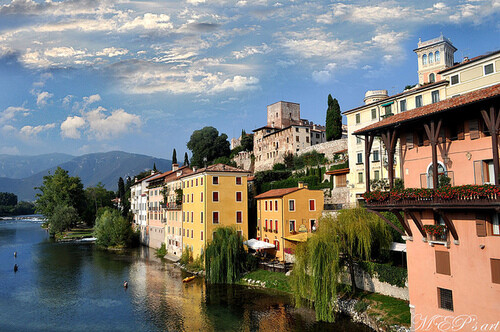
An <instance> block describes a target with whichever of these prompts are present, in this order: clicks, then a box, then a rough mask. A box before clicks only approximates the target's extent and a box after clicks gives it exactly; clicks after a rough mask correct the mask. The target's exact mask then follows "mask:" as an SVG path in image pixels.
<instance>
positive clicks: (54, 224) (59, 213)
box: [48, 205, 79, 236]
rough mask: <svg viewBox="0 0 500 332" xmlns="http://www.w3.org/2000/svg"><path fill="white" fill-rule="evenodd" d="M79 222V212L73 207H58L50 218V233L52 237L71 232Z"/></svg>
mask: <svg viewBox="0 0 500 332" xmlns="http://www.w3.org/2000/svg"><path fill="white" fill-rule="evenodd" d="M78 220H79V216H78V212H77V211H76V209H75V208H74V207H72V206H64V205H58V206H56V207H55V209H54V212H53V213H52V215H51V216H50V217H49V219H48V221H49V233H50V235H51V236H54V235H56V234H57V233H61V232H64V231H66V230H69V229H70V228H71V227H72V226H74V225H76V223H77V222H78Z"/></svg>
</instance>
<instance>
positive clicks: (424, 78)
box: [344, 36, 500, 202]
mask: <svg viewBox="0 0 500 332" xmlns="http://www.w3.org/2000/svg"><path fill="white" fill-rule="evenodd" d="M456 50H457V49H456V48H455V47H454V46H453V44H452V43H451V41H450V40H449V39H447V38H446V37H443V36H440V37H438V38H434V39H431V40H428V41H424V42H422V41H421V40H420V41H419V43H418V47H417V48H416V49H415V50H414V52H415V53H416V54H417V62H418V84H417V85H416V86H414V87H412V88H410V89H407V90H405V91H403V92H402V93H399V94H396V95H392V96H389V95H388V93H387V90H371V91H368V92H366V94H365V98H364V102H365V104H364V105H362V106H359V107H356V108H354V109H351V110H348V111H345V112H344V114H345V115H346V118H347V126H348V134H349V135H348V150H349V168H350V173H349V176H348V187H349V188H350V201H351V202H356V201H357V200H359V199H361V195H362V194H363V193H364V192H365V191H366V183H365V181H366V174H365V167H364V163H365V151H364V149H365V141H364V137H357V136H354V135H352V133H353V132H355V131H356V130H358V129H361V128H363V127H366V126H368V125H370V124H372V123H374V122H378V121H380V120H382V119H384V118H386V117H389V116H392V115H394V114H397V113H401V112H405V111H407V110H410V109H414V108H418V107H421V106H425V105H429V104H432V103H435V102H438V101H440V100H443V99H447V98H451V97H454V96H457V95H460V94H462V93H466V92H469V91H473V90H477V89H480V88H484V87H487V86H491V85H494V84H497V83H498V82H500V51H496V52H493V53H489V54H486V55H482V56H478V57H476V58H473V59H468V58H465V59H464V61H463V62H461V63H455V62H454V53H455V52H456ZM421 131H422V134H421V135H419V136H418V137H419V139H418V142H414V143H415V144H416V145H417V146H418V145H419V144H422V145H425V144H428V142H427V141H426V139H425V137H426V135H425V133H424V128H422V129H421ZM402 153H404V151H401V149H400V147H399V145H397V146H396V150H395V158H394V172H395V173H394V174H395V178H401V174H402V173H403V172H405V170H404V169H403V167H402V165H401V163H400V156H401V154H402ZM370 164H371V165H370V166H371V167H370V171H371V173H370V179H371V180H380V179H387V177H388V168H387V167H388V160H387V151H386V150H385V147H384V145H383V144H382V142H380V141H379V140H375V141H374V143H373V145H372V149H371V154H370Z"/></svg>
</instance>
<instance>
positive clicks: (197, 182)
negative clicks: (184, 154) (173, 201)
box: [196, 178, 198, 187]
mask: <svg viewBox="0 0 500 332" xmlns="http://www.w3.org/2000/svg"><path fill="white" fill-rule="evenodd" d="M196 186H197V187H198V178H196Z"/></svg>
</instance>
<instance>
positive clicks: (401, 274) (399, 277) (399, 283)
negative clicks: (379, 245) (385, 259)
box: [359, 262, 408, 287]
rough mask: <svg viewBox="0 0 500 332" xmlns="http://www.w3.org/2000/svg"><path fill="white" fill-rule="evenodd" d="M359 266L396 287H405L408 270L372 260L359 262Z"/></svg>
mask: <svg viewBox="0 0 500 332" xmlns="http://www.w3.org/2000/svg"><path fill="white" fill-rule="evenodd" d="M359 266H360V267H361V268H362V269H363V270H365V271H366V272H368V273H369V274H370V275H371V276H373V275H374V274H376V275H377V277H378V280H380V281H382V282H386V283H388V284H391V285H393V286H396V287H405V283H406V280H407V278H408V270H406V269H405V268H402V267H398V266H392V265H391V264H390V263H388V264H378V263H374V262H360V263H359Z"/></svg>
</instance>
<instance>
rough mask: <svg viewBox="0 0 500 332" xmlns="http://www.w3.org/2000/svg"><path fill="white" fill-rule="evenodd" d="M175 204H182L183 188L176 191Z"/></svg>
mask: <svg viewBox="0 0 500 332" xmlns="http://www.w3.org/2000/svg"><path fill="white" fill-rule="evenodd" d="M175 204H177V205H181V204H182V188H178V189H175Z"/></svg>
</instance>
